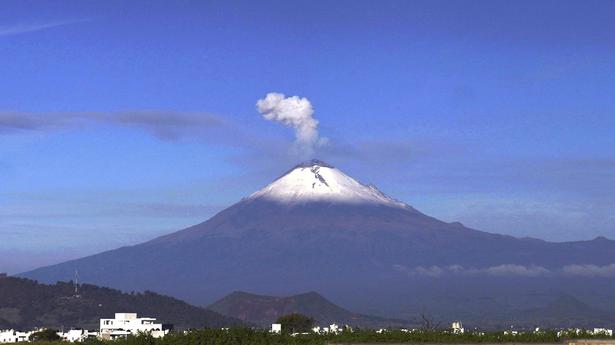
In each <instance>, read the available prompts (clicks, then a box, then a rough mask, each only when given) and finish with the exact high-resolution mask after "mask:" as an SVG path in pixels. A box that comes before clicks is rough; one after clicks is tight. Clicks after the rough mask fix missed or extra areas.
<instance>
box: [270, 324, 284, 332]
mask: <svg viewBox="0 0 615 345" xmlns="http://www.w3.org/2000/svg"><path fill="white" fill-rule="evenodd" d="M271 333H282V324H281V323H272V324H271Z"/></svg>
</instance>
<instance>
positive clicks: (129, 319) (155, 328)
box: [99, 313, 171, 340]
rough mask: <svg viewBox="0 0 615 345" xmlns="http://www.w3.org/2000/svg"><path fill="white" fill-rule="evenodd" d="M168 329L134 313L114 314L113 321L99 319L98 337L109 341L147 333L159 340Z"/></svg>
mask: <svg viewBox="0 0 615 345" xmlns="http://www.w3.org/2000/svg"><path fill="white" fill-rule="evenodd" d="M170 329H171V327H169V326H166V325H163V324H162V323H158V322H156V319H155V318H151V317H141V318H139V317H137V314H136V313H115V318H114V319H100V333H99V337H100V338H101V339H105V340H110V339H117V338H120V337H126V336H128V335H131V334H132V335H137V334H139V333H148V334H151V335H152V336H153V337H154V338H160V337H163V336H164V335H165V334H167V333H168V332H169V330H170Z"/></svg>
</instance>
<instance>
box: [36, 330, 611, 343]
mask: <svg viewBox="0 0 615 345" xmlns="http://www.w3.org/2000/svg"><path fill="white" fill-rule="evenodd" d="M572 339H611V340H615V338H613V337H608V336H604V335H602V336H594V335H590V334H587V333H580V334H574V333H571V334H568V335H563V336H561V337H558V335H557V332H555V331H544V332H538V333H533V332H532V333H522V334H517V335H512V334H509V335H505V334H503V333H502V332H498V333H484V334H479V333H465V334H452V333H450V332H424V331H415V332H402V331H389V332H383V333H378V332H375V331H372V330H369V331H368V330H355V331H354V332H342V333H339V334H326V335H320V334H313V333H310V334H299V335H295V336H292V335H290V334H272V333H269V332H268V331H264V330H252V329H245V328H237V329H230V330H219V329H202V330H194V331H190V332H187V333H183V332H182V333H171V334H169V335H167V336H165V337H164V338H158V339H155V338H153V337H151V336H149V335H140V336H134V337H128V338H125V339H119V340H115V341H102V340H97V339H91V340H88V341H86V342H85V345H109V344H110V343H112V344H113V345H188V344H190V345H325V344H425V343H430V344H484V345H488V344H504V343H506V344H562V343H565V342H566V341H568V340H572ZM58 343H59V342H41V341H39V342H36V343H35V345H57V344H58Z"/></svg>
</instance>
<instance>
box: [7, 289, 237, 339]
mask: <svg viewBox="0 0 615 345" xmlns="http://www.w3.org/2000/svg"><path fill="white" fill-rule="evenodd" d="M74 289H75V286H74V285H73V284H72V283H62V282H59V283H57V284H55V285H44V284H38V283H37V282H35V281H32V280H28V279H22V278H12V277H0V329H9V328H14V329H31V328H33V327H52V328H58V329H59V328H62V327H64V328H70V327H81V328H86V329H98V327H99V320H100V319H101V318H105V317H107V318H108V317H113V315H114V313H116V312H136V313H138V314H139V315H142V316H149V317H156V318H158V320H160V321H161V322H164V323H170V324H173V325H174V326H175V328H177V329H185V328H193V327H228V326H232V325H240V324H243V323H242V322H241V321H240V320H238V319H234V318H231V317H227V316H222V315H221V314H218V313H216V312H213V311H210V310H207V309H203V308H198V307H194V306H191V305H189V304H187V303H185V302H182V301H180V300H177V299H174V298H171V297H167V296H162V295H158V294H155V293H153V292H144V293H137V294H135V293H130V294H126V293H122V292H120V291H117V290H113V289H109V288H102V287H97V286H94V285H88V284H84V285H80V286H79V291H78V295H79V297H75V290H74Z"/></svg>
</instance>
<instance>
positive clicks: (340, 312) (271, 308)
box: [208, 291, 409, 328]
mask: <svg viewBox="0 0 615 345" xmlns="http://www.w3.org/2000/svg"><path fill="white" fill-rule="evenodd" d="M208 309H211V310H213V311H216V312H218V313H220V314H222V315H227V316H231V317H234V318H237V319H240V320H242V321H246V322H249V323H254V324H258V325H261V326H263V327H267V326H269V325H270V324H271V323H273V322H275V320H277V318H278V317H280V316H282V315H287V314H291V313H299V314H303V315H307V316H309V317H311V318H313V319H314V320H315V322H316V324H317V325H321V326H328V325H330V324H331V323H338V324H341V325H344V324H347V325H351V326H359V327H372V328H376V327H388V326H407V325H408V324H409V322H408V321H404V320H395V319H386V318H381V317H375V316H368V315H361V314H357V313H352V312H350V311H348V310H346V309H344V308H341V307H339V306H337V305H335V304H333V303H331V302H330V301H328V300H327V299H325V298H324V297H322V296H321V295H319V294H318V293H316V292H308V293H304V294H299V295H294V296H288V297H274V296H264V295H255V294H251V293H247V292H242V291H235V292H233V293H231V294H229V295H227V296H225V297H224V298H222V299H220V300H218V301H216V302H215V303H213V304H211V305H210V306H209V307H208Z"/></svg>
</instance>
